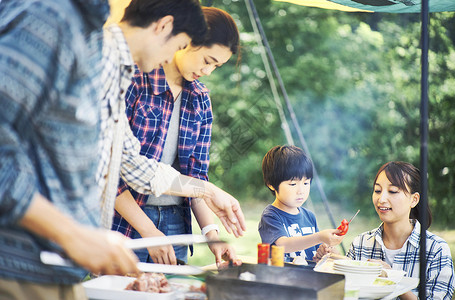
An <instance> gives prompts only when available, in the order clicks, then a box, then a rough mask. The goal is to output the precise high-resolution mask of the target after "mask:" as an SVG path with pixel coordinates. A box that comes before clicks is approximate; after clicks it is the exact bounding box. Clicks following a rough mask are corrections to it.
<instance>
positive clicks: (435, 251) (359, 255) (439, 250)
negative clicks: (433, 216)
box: [347, 220, 454, 299]
mask: <svg viewBox="0 0 455 300" xmlns="http://www.w3.org/2000/svg"><path fill="white" fill-rule="evenodd" d="M383 231H384V225H383V224H381V226H379V227H378V228H376V229H374V230H372V231H368V232H365V233H362V234H361V235H359V236H357V237H356V238H355V239H354V241H353V242H352V244H351V248H350V249H349V252H348V254H347V256H348V257H349V258H352V259H355V260H367V259H380V260H385V255H384V251H383V247H384V242H383V241H382V233H383ZM419 242H420V223H419V222H418V221H417V220H415V226H414V229H413V231H412V233H411V235H410V236H409V238H408V240H407V242H406V243H405V246H404V247H403V248H402V250H401V251H400V253H398V254H397V255H396V256H395V259H394V261H393V265H392V269H395V270H403V271H405V272H406V273H407V274H406V276H409V277H417V278H418V277H419V270H420V263H419V260H420V257H419V256H420V251H419V246H420V245H419ZM426 246H427V251H426V252H427V274H426V277H427V282H426V291H427V292H426V293H427V299H452V295H453V292H454V270H453V262H452V256H451V254H450V248H449V246H448V244H447V243H446V242H445V241H444V240H443V239H442V238H440V237H438V236H437V235H434V234H432V233H431V232H429V231H427V243H426ZM413 293H414V294H416V295H417V294H418V289H417V288H416V289H414V290H413Z"/></svg>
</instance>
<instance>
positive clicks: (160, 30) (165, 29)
mask: <svg viewBox="0 0 455 300" xmlns="http://www.w3.org/2000/svg"><path fill="white" fill-rule="evenodd" d="M173 28H174V17H173V16H170V15H168V16H164V17H162V18H161V19H159V20H158V21H156V22H155V28H154V31H155V34H156V35H160V34H164V36H168V35H169V34H171V33H172V29H173Z"/></svg>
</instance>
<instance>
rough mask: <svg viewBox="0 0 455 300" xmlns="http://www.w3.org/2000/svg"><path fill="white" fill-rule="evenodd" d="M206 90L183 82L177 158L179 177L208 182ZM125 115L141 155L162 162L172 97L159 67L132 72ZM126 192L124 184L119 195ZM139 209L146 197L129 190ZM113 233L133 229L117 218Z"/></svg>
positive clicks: (188, 220) (188, 222) (209, 108)
mask: <svg viewBox="0 0 455 300" xmlns="http://www.w3.org/2000/svg"><path fill="white" fill-rule="evenodd" d="M208 93H209V91H208V89H207V88H206V87H205V85H204V84H202V83H201V82H199V81H198V80H195V81H192V82H189V81H186V80H184V84H183V89H182V92H181V107H180V122H179V123H180V127H179V138H178V159H179V163H180V171H181V173H182V174H185V175H188V176H191V177H194V178H198V179H202V180H208V175H207V173H208V168H209V149H210V142H211V134H212V120H213V116H212V106H211V101H210V98H209V95H208ZM125 101H126V114H127V117H128V120H129V124H130V126H131V129H132V131H133V133H134V135H135V136H136V137H137V138H138V139H139V141H140V143H141V154H143V155H146V156H147V157H148V158H154V159H156V160H158V161H160V160H161V157H162V155H163V148H164V143H165V141H166V134H167V132H168V129H169V122H170V119H171V116H172V111H173V107H174V98H173V96H172V93H171V91H170V87H169V85H168V83H167V81H166V78H165V74H164V70H163V69H162V68H160V69H156V70H153V71H152V72H150V73H148V74H144V73H141V72H140V71H139V70H138V69H137V68H136V70H135V74H134V78H133V82H132V83H131V85H130V87H129V88H128V91H127V94H126V99H125ZM126 189H128V186H127V185H126V184H125V183H121V184H120V186H119V193H122V192H123V191H125V190H126ZM130 191H131V193H132V195H133V197H134V198H135V199H136V202H137V203H138V204H139V206H141V207H143V206H144V205H145V204H146V202H147V196H146V195H143V194H140V193H137V192H136V191H134V190H132V189H131V188H130ZM184 206H186V207H187V208H188V209H187V210H186V213H185V220H186V224H185V225H186V232H188V233H191V211H190V209H189V207H190V200H189V199H188V198H187V199H185V201H184ZM113 229H114V230H117V231H120V232H122V233H123V234H125V235H127V236H131V231H132V230H134V229H133V228H132V227H131V225H130V224H128V222H126V220H124V219H122V218H121V217H120V216H119V215H116V217H115V219H114V227H113Z"/></svg>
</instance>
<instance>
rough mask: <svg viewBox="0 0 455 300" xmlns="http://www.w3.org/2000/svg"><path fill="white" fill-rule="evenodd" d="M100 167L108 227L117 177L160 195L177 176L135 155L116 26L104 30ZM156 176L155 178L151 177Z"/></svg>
mask: <svg viewBox="0 0 455 300" xmlns="http://www.w3.org/2000/svg"><path fill="white" fill-rule="evenodd" d="M103 63H104V65H103V67H104V70H103V74H102V77H101V80H102V83H103V85H104V86H103V98H102V102H101V141H100V144H99V149H100V155H101V159H100V164H99V166H98V172H97V182H98V184H99V186H100V188H101V190H102V191H103V194H102V215H101V220H102V225H103V226H104V227H106V228H111V225H112V217H113V215H114V204H115V198H116V196H117V186H118V182H119V178H120V176H121V177H122V179H123V180H125V181H126V182H128V184H129V185H130V186H131V187H133V188H134V189H135V190H137V191H140V192H141V193H147V194H154V195H156V196H159V195H161V194H162V193H163V192H165V191H166V190H168V189H169V187H170V185H171V183H172V182H173V181H174V180H175V179H176V178H177V176H178V175H179V173H178V172H177V171H176V170H174V169H173V168H171V167H170V166H168V165H165V164H161V163H158V162H157V161H156V160H155V159H147V157H145V156H142V155H139V151H140V146H141V145H140V144H139V141H138V140H137V139H136V137H135V136H134V135H133V133H132V132H131V129H130V127H129V126H128V120H127V118H126V114H125V101H124V96H125V91H126V90H127V88H128V86H129V85H130V83H131V78H132V68H133V59H132V56H131V53H130V51H129V48H128V44H127V43H126V40H125V37H124V36H123V33H122V30H121V29H120V27H118V25H116V24H112V25H110V26H108V27H107V28H106V29H105V32H104V47H103ZM157 173H159V176H155V175H156V174H157Z"/></svg>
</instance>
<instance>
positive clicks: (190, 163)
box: [113, 7, 239, 264]
mask: <svg viewBox="0 0 455 300" xmlns="http://www.w3.org/2000/svg"><path fill="white" fill-rule="evenodd" d="M202 10H203V13H204V15H205V17H206V21H207V25H208V28H209V31H208V34H207V37H206V39H205V41H203V42H202V43H198V44H195V43H194V42H193V43H192V44H191V45H190V46H188V47H186V48H185V49H183V50H180V51H177V52H176V54H175V55H174V59H173V61H172V62H170V63H168V64H165V65H163V66H162V68H159V69H155V70H153V71H152V72H150V73H142V72H140V71H139V70H138V69H136V72H135V75H134V78H133V82H132V84H131V86H130V87H129V89H128V92H127V94H126V113H127V117H128V120H129V124H130V127H131V129H132V131H133V133H134V135H135V136H136V137H137V138H138V139H139V141H140V142H141V154H142V155H145V156H147V157H148V158H153V159H156V160H158V161H161V162H163V163H166V164H169V165H172V166H173V167H174V168H176V169H177V170H178V171H180V172H181V173H182V174H184V175H188V176H191V177H194V178H198V179H202V180H208V176H207V173H208V166H209V148H210V141H211V128H212V108H211V101H210V98H209V95H208V89H207V88H206V87H205V85H204V84H202V83H201V82H199V81H198V80H197V79H198V78H199V77H200V76H204V75H210V74H211V72H212V71H213V70H215V69H216V68H217V67H220V66H221V65H223V64H224V63H226V62H227V61H228V60H229V59H230V57H231V56H232V54H235V53H236V52H237V48H238V44H239V33H238V29H237V27H236V25H235V22H234V20H233V19H232V17H231V16H230V15H229V14H227V13H226V12H225V11H223V10H221V9H217V8H214V7H204V8H203V9H202ZM118 192H119V196H118V198H117V201H116V206H115V208H116V211H117V212H118V214H116V216H115V218H114V225H113V229H114V230H117V231H120V232H122V233H124V234H125V235H127V236H130V237H132V238H139V237H150V236H160V235H175V234H185V233H191V232H192V230H191V210H192V211H193V213H194V215H195V217H196V220H197V221H198V223H199V226H200V227H201V228H202V234H205V235H207V237H208V238H210V239H217V238H218V227H217V226H216V225H215V224H214V220H213V216H212V214H211V212H210V209H209V208H208V207H207V205H206V204H205V203H204V201H200V199H192V200H191V199H188V198H181V197H175V196H160V197H153V196H148V195H143V194H140V193H137V192H136V191H134V190H133V189H131V187H128V186H127V185H126V184H125V183H124V182H121V183H120V186H119V191H118ZM234 234H235V235H236V236H238V233H236V232H234ZM209 247H210V249H211V251H212V252H213V253H214V255H215V259H216V262H217V263H218V264H219V263H221V261H222V258H224V259H232V260H234V262H236V261H237V260H236V256H235V251H234V250H233V249H232V247H230V246H229V245H227V244H212V245H210V246H209ZM136 254H137V255H138V257H139V259H140V260H141V261H144V262H151V261H153V262H156V263H164V264H175V263H176V262H177V259H179V260H182V261H186V260H187V246H175V247H172V246H164V247H154V248H150V249H140V250H137V251H136Z"/></svg>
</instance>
